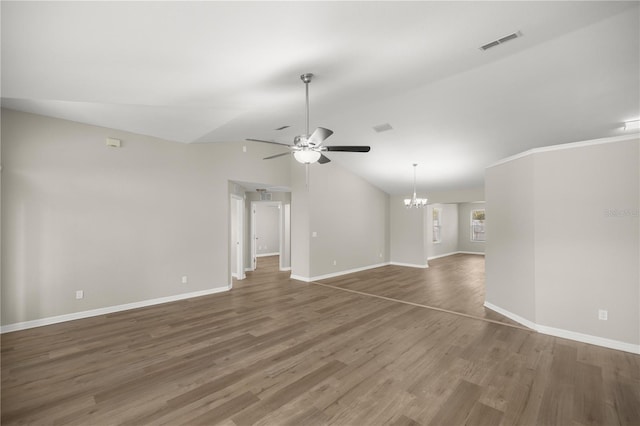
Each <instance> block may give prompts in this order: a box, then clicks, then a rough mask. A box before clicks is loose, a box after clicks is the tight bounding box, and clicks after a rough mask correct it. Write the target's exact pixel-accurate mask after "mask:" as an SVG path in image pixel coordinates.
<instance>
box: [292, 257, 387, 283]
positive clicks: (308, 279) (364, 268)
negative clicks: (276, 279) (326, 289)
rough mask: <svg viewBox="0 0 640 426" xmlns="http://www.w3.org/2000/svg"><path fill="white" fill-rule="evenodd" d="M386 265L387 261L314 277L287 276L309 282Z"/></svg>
mask: <svg viewBox="0 0 640 426" xmlns="http://www.w3.org/2000/svg"><path fill="white" fill-rule="evenodd" d="M387 265H389V263H387V262H385V263H377V264H375V265H369V266H363V267H361V268H354V269H348V270H345V271H338V272H332V273H330V274H324V275H317V276H315V277H303V276H300V275H294V274H291V276H290V277H289V278H291V279H292V280H298V281H304V282H307V283H309V282H311V281H318V280H324V279H327V278H334V277H339V276H341V275H347V274H353V273H354V272H361V271H366V270H368V269H374V268H380V267H382V266H387Z"/></svg>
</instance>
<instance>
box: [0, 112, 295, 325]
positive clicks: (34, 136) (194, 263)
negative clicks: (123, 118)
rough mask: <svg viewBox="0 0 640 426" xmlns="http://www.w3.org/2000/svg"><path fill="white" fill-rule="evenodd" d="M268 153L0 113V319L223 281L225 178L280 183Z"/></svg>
mask: <svg viewBox="0 0 640 426" xmlns="http://www.w3.org/2000/svg"><path fill="white" fill-rule="evenodd" d="M108 136H109V137H115V138H119V139H121V140H122V141H123V146H122V148H119V149H116V148H109V147H106V146H105V138H106V137H108ZM243 145H246V146H247V148H248V149H247V151H248V152H247V153H243V152H242V146H243ZM275 151H277V148H275V147H273V148H272V147H271V146H269V145H267V144H251V143H248V142H243V143H241V144H234V143H229V144H201V145H200V144H194V145H183V144H178V143H173V142H167V141H163V140H159V139H156V138H151V137H145V136H141V135H135V134H131V133H126V132H121V131H116V130H112V129H106V128H101V127H96V126H89V125H83V124H79V123H74V122H69V121H65V120H58V119H52V118H46V117H42V116H37V115H31V114H25V113H19V112H15V111H11V110H4V109H3V110H2V160H3V169H2V175H3V176H2V324H3V325H5V324H12V323H18V322H23V321H29V320H34V319H40V318H46V317H52V316H57V315H62V314H68V313H74V312H80V311H86V310H91V309H97V308H102V307H108V306H115V305H120V304H126V303H132V302H137V301H143V300H148V299H154V298H161V297H168V296H173V295H179V294H184V293H190V292H197V291H203V290H209V289H214V288H220V287H225V286H227V285H228V283H229V277H230V271H229V260H228V259H229V256H228V254H229V183H228V181H229V180H239V181H249V182H269V183H271V184H273V185H283V186H288V185H289V182H290V176H289V168H288V167H287V168H283V167H278V165H277V164H273V163H270V162H267V161H262V158H263V157H265V156H267V155H269V154H271V153H274V152H275ZM183 275H186V276H188V283H187V284H182V283H181V277H182V276H183ZM76 290H84V292H85V298H84V299H82V300H76V299H75V291H76Z"/></svg>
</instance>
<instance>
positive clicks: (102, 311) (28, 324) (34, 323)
mask: <svg viewBox="0 0 640 426" xmlns="http://www.w3.org/2000/svg"><path fill="white" fill-rule="evenodd" d="M229 290H231V287H230V286H223V287H216V288H212V289H209V290H202V291H194V292H191V293H182V294H176V295H174V296H167V297H159V298H157V299H148V300H142V301H140V302H133V303H125V304H123V305H116V306H107V307H105V308H98V309H91V310H89V311H82V312H74V313H71V314H65V315H58V316H55V317H47V318H39V319H36V320H31V321H24V322H16V323H13V324H7V325H3V326H2V327H0V333H1V334H4V333H9V332H12V331H18V330H26V329H28V328H35V327H42V326H44V325H51V324H58V323H60V322H66V321H73V320H77V319H83V318H90V317H97V316H100V315H107V314H112V313H114V312H121V311H128V310H130V309H138V308H144V307H147V306H152V305H159V304H162V303H169V302H176V301H178V300H184V299H191V298H194V297H200V296H207V295H209V294H215V293H221V292H223V291H229Z"/></svg>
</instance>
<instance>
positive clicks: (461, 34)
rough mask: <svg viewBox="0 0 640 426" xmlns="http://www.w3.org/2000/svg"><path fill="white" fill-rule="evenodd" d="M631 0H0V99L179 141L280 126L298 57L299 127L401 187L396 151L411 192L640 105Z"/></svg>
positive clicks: (286, 133)
mask: <svg viewBox="0 0 640 426" xmlns="http://www.w3.org/2000/svg"><path fill="white" fill-rule="evenodd" d="M639 5H640V3H638V2H615V1H603V2H597V1H584V2H582V1H567V2H535V1H532V2H526V1H514V2H378V1H376V2H267V1H261V2H186V1H185V2H55V1H52V2H7V1H3V2H2V5H1V7H2V10H1V12H2V18H1V19H2V22H1V23H2V30H1V31H2V33H1V35H2V87H1V89H2V105H3V106H4V107H7V108H12V109H17V110H22V111H27V112H33V113H37V114H43V115H48V116H53V117H59V118H64V119H69V120H73V121H78V122H83V123H89V124H95V125H100V126H106V127H111V128H117V129H122V130H127V131H131V132H136V133H141V134H146V135H151V136H156V137H160V138H164V139H169V140H173V141H177V142H182V143H216V142H220V141H238V143H242V141H243V140H244V139H245V138H260V139H269V140H276V141H281V142H287V143H289V142H291V141H292V140H293V137H294V136H295V135H298V134H301V133H303V132H304V126H305V114H304V100H305V98H304V85H303V83H302V82H301V81H300V79H299V75H300V74H302V73H307V72H311V73H314V74H315V78H314V81H313V82H312V83H311V85H310V102H311V128H312V129H313V128H314V127H316V126H323V127H327V128H329V129H332V130H333V131H334V132H335V134H334V135H333V136H331V138H330V139H329V140H327V143H330V144H331V145H356V144H367V145H371V147H372V150H371V152H370V153H368V154H357V153H330V154H328V156H329V157H330V158H331V159H332V160H333V161H335V162H337V163H339V164H341V165H342V166H344V167H345V168H347V169H349V170H351V171H352V172H354V173H356V174H358V175H360V176H362V177H364V178H365V179H367V180H369V181H370V182H371V183H373V184H374V185H376V186H378V187H379V188H381V189H383V190H385V191H386V192H388V193H391V194H408V193H409V192H411V189H412V188H411V186H412V179H413V168H412V166H411V165H412V163H418V164H419V166H418V189H419V191H423V192H426V193H427V194H428V192H429V191H442V190H452V189H461V188H470V187H477V186H481V185H482V182H483V177H484V168H485V167H486V166H487V165H489V164H491V163H493V162H495V161H497V160H499V159H500V158H503V157H506V156H509V155H513V154H516V153H519V152H522V151H525V150H527V149H531V148H535V147H540V146H547V145H553V144H561V143H568V142H574V141H580V140H586V139H593V138H600V137H608V136H615V135H620V134H622V132H623V130H622V123H623V121H625V120H629V119H637V118H639V117H640V11H639ZM518 31H519V32H520V33H521V35H522V36H521V37H519V38H516V39H514V40H511V41H508V42H506V43H504V44H500V45H498V46H496V47H494V48H491V49H488V50H486V51H483V50H481V49H480V46H482V45H485V44H487V43H489V42H491V41H493V40H496V39H500V38H502V37H504V36H506V35H508V34H512V33H514V32H518ZM382 124H390V126H391V127H392V129H391V130H388V131H385V132H376V131H375V130H374V127H375V126H378V125H382ZM282 126H291V127H289V128H287V129H285V130H280V131H278V130H275V129H277V128H280V127H282ZM268 161H274V162H283V163H282V164H285V163H284V162H286V161H291V160H289V159H288V157H282V158H278V159H274V160H268ZM312 167H322V166H321V165H314V166H312Z"/></svg>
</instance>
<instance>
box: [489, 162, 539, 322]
mask: <svg viewBox="0 0 640 426" xmlns="http://www.w3.org/2000/svg"><path fill="white" fill-rule="evenodd" d="M533 176H534V175H533V156H528V157H524V158H520V159H517V160H514V161H511V162H508V163H505V164H502V165H500V166H497V167H492V168H489V169H487V172H486V176H485V195H486V209H485V210H486V217H487V219H486V232H487V235H489V237H488V238H487V239H488V240H489V241H488V243H487V246H486V251H485V277H486V278H485V282H486V283H485V287H486V296H485V298H486V300H487V301H488V302H490V303H492V304H494V305H496V306H499V307H501V308H503V309H506V310H507V311H509V312H513V313H515V314H517V315H519V316H521V317H523V318H525V319H526V320H529V321H532V322H535V257H534V256H535V250H534V224H535V222H534V200H533V182H534V180H533V179H534V177H533Z"/></svg>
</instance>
